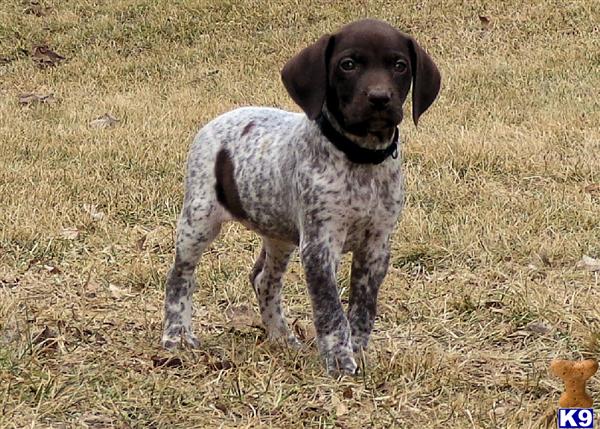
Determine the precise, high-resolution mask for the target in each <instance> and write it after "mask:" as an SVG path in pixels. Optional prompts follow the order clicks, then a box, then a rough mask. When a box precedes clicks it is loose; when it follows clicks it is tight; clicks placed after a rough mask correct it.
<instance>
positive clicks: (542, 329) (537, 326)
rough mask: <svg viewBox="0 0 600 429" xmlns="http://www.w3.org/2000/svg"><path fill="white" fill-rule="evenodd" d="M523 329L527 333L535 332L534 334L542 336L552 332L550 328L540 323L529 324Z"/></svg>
mask: <svg viewBox="0 0 600 429" xmlns="http://www.w3.org/2000/svg"><path fill="white" fill-rule="evenodd" d="M525 329H526V330H527V331H531V332H535V333H536V334H542V335H545V334H547V333H549V332H550V331H551V330H552V328H550V327H549V326H547V325H545V324H544V323H542V322H531V323H529V324H527V326H525Z"/></svg>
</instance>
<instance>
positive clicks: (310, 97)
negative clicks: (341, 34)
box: [281, 34, 333, 119]
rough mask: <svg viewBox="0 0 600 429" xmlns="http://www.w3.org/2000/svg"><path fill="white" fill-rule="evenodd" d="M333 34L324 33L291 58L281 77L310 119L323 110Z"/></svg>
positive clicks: (289, 92) (286, 87)
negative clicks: (329, 48) (329, 49)
mask: <svg viewBox="0 0 600 429" xmlns="http://www.w3.org/2000/svg"><path fill="white" fill-rule="evenodd" d="M332 40H333V36H331V35H329V34H328V35H325V36H322V37H321V38H320V39H319V40H317V41H316V42H315V43H313V44H312V45H310V46H309V47H307V48H304V49H303V50H302V51H300V53H298V54H297V55H296V56H295V57H293V58H292V59H290V60H289V61H288V62H287V63H286V64H285V66H284V67H283V70H281V80H282V81H283V85H284V86H285V89H286V90H287V92H288V94H290V97H292V100H294V101H295V102H296V104H298V106H300V107H301V108H302V110H304V112H305V113H306V116H308V117H309V118H310V119H316V118H317V116H319V113H321V108H322V107H323V103H324V101H325V94H326V92H327V61H328V59H327V57H328V47H329V46H330V44H331V41H332Z"/></svg>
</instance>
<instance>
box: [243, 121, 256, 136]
mask: <svg viewBox="0 0 600 429" xmlns="http://www.w3.org/2000/svg"><path fill="white" fill-rule="evenodd" d="M252 128H254V121H250V122H248V124H247V125H246V126H245V127H244V129H243V130H242V137H244V136H245V135H246V134H248V133H249V132H250V131H252Z"/></svg>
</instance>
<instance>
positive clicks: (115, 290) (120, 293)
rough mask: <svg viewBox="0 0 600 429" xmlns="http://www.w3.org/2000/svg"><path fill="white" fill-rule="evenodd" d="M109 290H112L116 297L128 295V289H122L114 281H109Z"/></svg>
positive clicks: (112, 294)
mask: <svg viewBox="0 0 600 429" xmlns="http://www.w3.org/2000/svg"><path fill="white" fill-rule="evenodd" d="M108 290H109V291H110V295H111V296H112V297H113V298H114V299H121V298H124V297H126V296H127V295H128V293H127V291H126V290H125V289H121V288H120V287H118V286H115V285H114V284H112V283H109V285H108Z"/></svg>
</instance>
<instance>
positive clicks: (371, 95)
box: [367, 88, 392, 109]
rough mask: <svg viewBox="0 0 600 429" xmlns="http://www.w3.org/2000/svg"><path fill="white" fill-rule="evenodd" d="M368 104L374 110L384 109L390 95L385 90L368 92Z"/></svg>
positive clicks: (390, 97)
mask: <svg viewBox="0 0 600 429" xmlns="http://www.w3.org/2000/svg"><path fill="white" fill-rule="evenodd" d="M367 98H368V100H369V103H371V105H372V106H373V107H375V108H379V109H381V108H384V107H385V106H387V104H388V103H389V102H390V100H391V99H392V94H391V93H390V91H388V90H387V89H379V88H377V89H372V90H370V91H369V92H368V94H367Z"/></svg>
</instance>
